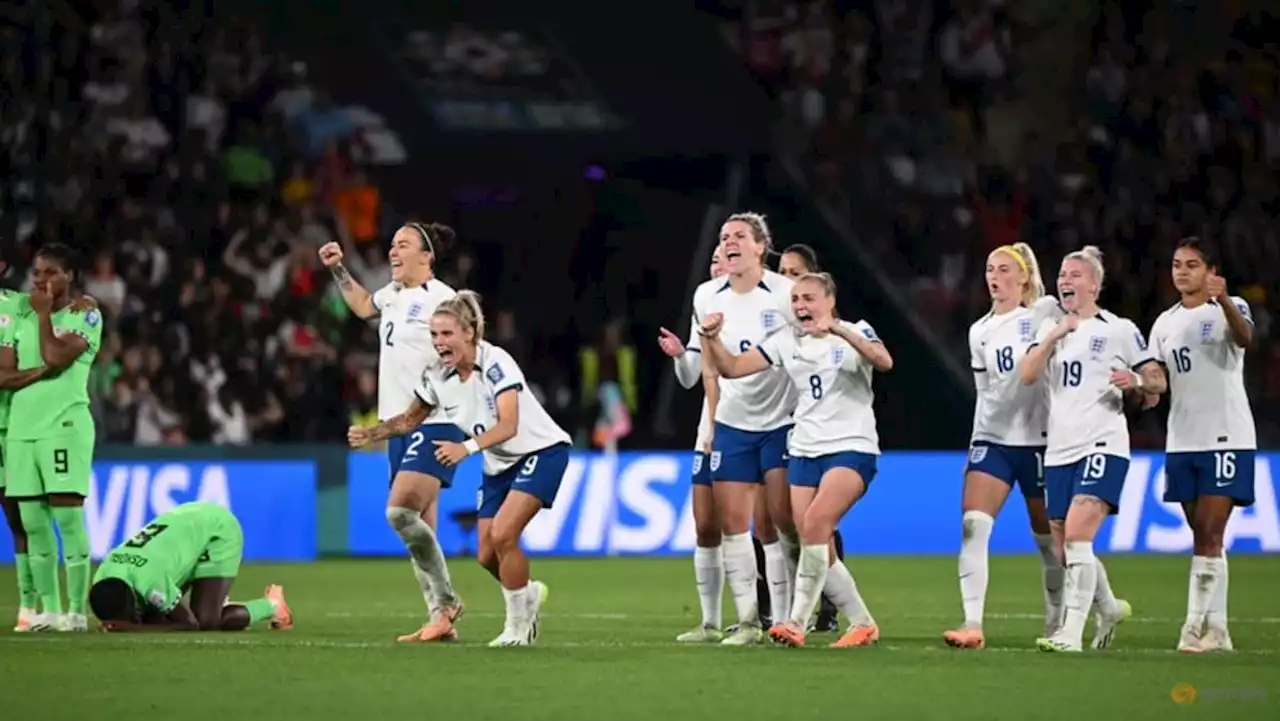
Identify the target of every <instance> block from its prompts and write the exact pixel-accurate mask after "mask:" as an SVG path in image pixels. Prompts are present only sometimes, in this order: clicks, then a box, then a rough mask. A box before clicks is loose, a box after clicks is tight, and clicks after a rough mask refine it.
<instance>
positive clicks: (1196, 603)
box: [1187, 556, 1221, 631]
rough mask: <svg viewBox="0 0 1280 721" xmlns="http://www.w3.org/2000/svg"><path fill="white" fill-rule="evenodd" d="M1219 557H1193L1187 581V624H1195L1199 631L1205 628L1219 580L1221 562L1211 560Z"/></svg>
mask: <svg viewBox="0 0 1280 721" xmlns="http://www.w3.org/2000/svg"><path fill="white" fill-rule="evenodd" d="M1217 560H1219V559H1216V558H1209V557H1208V556H1192V557H1191V574H1190V580H1189V581H1188V582H1187V625H1188V626H1194V627H1195V629H1196V630H1197V631H1200V630H1201V629H1203V628H1204V622H1205V617H1206V616H1208V615H1209V602H1210V600H1212V599H1213V592H1214V591H1215V590H1217V589H1216V588H1214V587H1215V586H1216V585H1217V581H1218V571H1219V568H1218V567H1219V566H1220V565H1221V564H1213V567H1212V568H1210V561H1217Z"/></svg>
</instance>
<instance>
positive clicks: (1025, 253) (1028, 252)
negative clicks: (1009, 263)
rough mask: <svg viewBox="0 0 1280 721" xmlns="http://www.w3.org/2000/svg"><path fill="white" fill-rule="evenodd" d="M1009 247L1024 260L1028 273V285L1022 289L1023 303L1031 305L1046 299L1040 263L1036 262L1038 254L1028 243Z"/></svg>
mask: <svg viewBox="0 0 1280 721" xmlns="http://www.w3.org/2000/svg"><path fill="white" fill-rule="evenodd" d="M1009 247H1010V248H1012V249H1013V252H1015V253H1017V254H1018V255H1019V256H1020V257H1021V258H1022V263H1023V267H1024V268H1025V269H1026V271H1027V284H1026V287H1024V288H1023V289H1022V302H1023V303H1026V304H1027V305H1031V304H1033V303H1035V302H1036V301H1037V300H1040V299H1041V298H1043V297H1044V278H1043V277H1041V275H1040V262H1039V261H1038V260H1036V252H1035V251H1034V250H1032V249H1031V246H1029V245H1027V244H1026V243H1014V244H1013V245H1011V246H1009Z"/></svg>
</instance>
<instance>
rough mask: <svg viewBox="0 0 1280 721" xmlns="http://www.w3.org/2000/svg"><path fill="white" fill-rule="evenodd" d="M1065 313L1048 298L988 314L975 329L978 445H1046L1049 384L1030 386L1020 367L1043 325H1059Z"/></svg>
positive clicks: (972, 353) (1041, 382) (972, 349)
mask: <svg viewBox="0 0 1280 721" xmlns="http://www.w3.org/2000/svg"><path fill="white" fill-rule="evenodd" d="M1062 313H1063V311H1062V308H1061V307H1060V306H1059V305H1058V299H1057V298H1054V297H1052V296H1045V297H1044V298H1041V299H1039V300H1037V301H1036V302H1035V303H1033V304H1032V305H1031V306H1030V307H1027V306H1018V307H1017V308H1014V309H1013V310H1011V311H1009V312H1008V313H1001V314H999V315H997V314H996V313H995V312H994V311H993V312H991V313H987V314H986V315H984V316H983V317H981V318H979V319H978V320H977V322H975V323H974V324H973V325H972V326H970V327H969V365H970V367H971V369H972V370H973V381H974V386H975V387H976V388H977V403H976V404H975V405H974V409H973V438H972V441H983V442H986V443H994V444H996V445H1001V446H1013V447H1020V448H1026V447H1038V446H1043V445H1045V444H1046V439H1047V438H1048V433H1049V431H1048V425H1049V390H1048V388H1047V387H1046V385H1045V383H1046V381H1045V380H1044V379H1043V378H1041V380H1039V381H1037V382H1035V383H1033V384H1031V385H1026V384H1025V383H1023V382H1022V377H1021V376H1020V375H1019V373H1018V364H1019V363H1021V361H1022V358H1023V356H1025V355H1026V354H1027V349H1028V348H1030V347H1031V346H1032V345H1033V344H1034V343H1035V340H1036V331H1037V330H1038V329H1039V328H1040V324H1041V323H1044V322H1045V320H1046V319H1048V320H1052V321H1053V322H1054V323H1057V322H1058V319H1060V318H1061V317H1062Z"/></svg>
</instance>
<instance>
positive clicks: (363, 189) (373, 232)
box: [333, 171, 382, 244]
mask: <svg viewBox="0 0 1280 721" xmlns="http://www.w3.org/2000/svg"><path fill="white" fill-rule="evenodd" d="M333 206H334V210H335V211H336V212H337V214H338V217H340V218H341V219H342V222H343V223H345V224H346V228H347V232H349V233H350V234H351V237H352V239H354V240H355V241H356V242H357V243H361V244H364V243H370V242H373V241H375V240H377V239H378V220H379V218H380V217H381V215H380V214H381V211H382V197H381V195H380V194H379V193H378V189H377V188H376V187H374V186H373V185H372V184H371V183H370V182H369V178H368V177H367V176H366V175H365V174H364V173H363V172H360V171H356V172H354V173H352V174H351V175H350V177H348V178H347V182H346V185H345V187H343V188H341V189H340V190H338V191H337V192H336V193H335V194H334V198H333Z"/></svg>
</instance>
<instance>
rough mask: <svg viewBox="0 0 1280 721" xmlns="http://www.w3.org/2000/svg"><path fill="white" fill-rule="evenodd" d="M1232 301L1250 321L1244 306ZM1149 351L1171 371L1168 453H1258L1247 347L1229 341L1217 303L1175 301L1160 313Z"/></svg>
mask: <svg viewBox="0 0 1280 721" xmlns="http://www.w3.org/2000/svg"><path fill="white" fill-rule="evenodd" d="M1231 302H1232V303H1234V304H1235V306H1236V308H1238V309H1239V310H1240V313H1241V315H1243V316H1244V317H1245V320H1246V321H1248V322H1249V323H1253V315H1252V313H1251V312H1250V311H1249V304H1248V303H1246V302H1245V301H1244V300H1243V299H1241V298H1234V297H1233V298H1232V299H1231ZM1151 349H1152V351H1153V352H1154V353H1155V356H1156V358H1157V359H1158V360H1159V361H1160V362H1161V363H1163V364H1164V365H1165V367H1166V368H1167V369H1168V372H1169V393H1170V395H1171V396H1172V398H1171V399H1170V406H1169V437H1168V445H1167V450H1168V451H1169V452H1170V453H1178V452H1191V451H1218V450H1235V451H1240V450H1256V449H1257V447H1258V435H1257V430H1256V428H1255V426H1254V422H1253V410H1252V409H1251V408H1250V407H1249V395H1248V393H1247V392H1246V391H1245V387H1244V354H1245V349H1244V348H1241V347H1239V346H1237V345H1236V344H1235V341H1234V340H1232V338H1231V330H1230V329H1229V328H1227V319H1226V317H1225V316H1224V315H1223V312H1222V307H1221V306H1220V305H1218V303H1217V302H1215V301H1209V302H1208V303H1205V304H1203V305H1200V306H1197V307H1195V308H1184V307H1183V306H1182V304H1181V303H1179V304H1178V305H1175V306H1173V307H1172V308H1170V309H1169V310H1166V311H1165V312H1163V313H1161V314H1160V317H1159V318H1157V319H1156V322H1155V325H1153V326H1152V327H1151Z"/></svg>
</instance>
